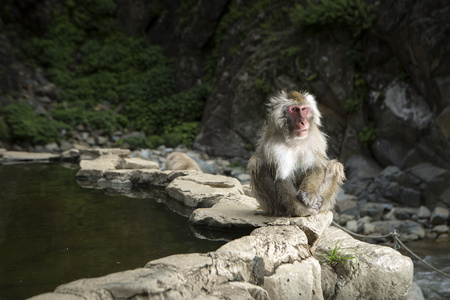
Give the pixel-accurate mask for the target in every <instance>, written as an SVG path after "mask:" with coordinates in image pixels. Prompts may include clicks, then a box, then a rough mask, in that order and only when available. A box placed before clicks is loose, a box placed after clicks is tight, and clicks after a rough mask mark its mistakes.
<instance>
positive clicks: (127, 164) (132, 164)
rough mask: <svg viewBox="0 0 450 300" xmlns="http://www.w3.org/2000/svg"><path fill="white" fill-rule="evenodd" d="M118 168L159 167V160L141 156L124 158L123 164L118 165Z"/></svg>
mask: <svg viewBox="0 0 450 300" xmlns="http://www.w3.org/2000/svg"><path fill="white" fill-rule="evenodd" d="M117 168H118V169H131V170H135V169H159V165H158V163H157V162H154V161H151V160H147V159H143V158H140V157H131V158H128V157H127V158H124V159H123V161H122V162H121V164H120V165H119V166H118V167H117Z"/></svg>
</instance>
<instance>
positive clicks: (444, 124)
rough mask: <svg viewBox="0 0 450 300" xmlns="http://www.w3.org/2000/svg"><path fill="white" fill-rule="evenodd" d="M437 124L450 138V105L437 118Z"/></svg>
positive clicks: (446, 136) (447, 137)
mask: <svg viewBox="0 0 450 300" xmlns="http://www.w3.org/2000/svg"><path fill="white" fill-rule="evenodd" d="M436 125H437V127H439V129H440V130H441V132H442V134H443V135H444V136H445V138H446V139H447V140H448V139H449V137H450V106H447V107H446V108H445V109H444V110H443V111H442V112H441V113H440V114H439V116H438V117H437V118H436Z"/></svg>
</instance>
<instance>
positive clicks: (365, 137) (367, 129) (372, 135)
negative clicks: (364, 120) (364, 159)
mask: <svg viewBox="0 0 450 300" xmlns="http://www.w3.org/2000/svg"><path fill="white" fill-rule="evenodd" d="M379 132H380V130H379V129H378V128H376V127H375V124H374V123H373V122H369V124H367V125H366V126H364V128H363V129H362V131H361V132H359V133H358V138H359V140H360V141H361V142H362V143H363V144H364V145H369V144H371V143H372V142H373V141H375V140H376V138H377V137H378V134H379Z"/></svg>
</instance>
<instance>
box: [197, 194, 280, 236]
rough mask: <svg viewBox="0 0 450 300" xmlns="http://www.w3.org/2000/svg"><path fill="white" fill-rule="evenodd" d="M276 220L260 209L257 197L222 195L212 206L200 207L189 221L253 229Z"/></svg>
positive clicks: (218, 227) (223, 226)
mask: <svg viewBox="0 0 450 300" xmlns="http://www.w3.org/2000/svg"><path fill="white" fill-rule="evenodd" d="M275 220H276V218H275V217H268V216H265V215H264V212H263V211H262V210H260V209H259V204H258V202H257V201H256V199H255V198H252V197H249V196H245V195H233V196H230V197H222V198H221V199H220V200H219V201H218V202H217V203H216V204H214V206H212V207H210V208H198V209H196V210H194V212H193V213H192V215H191V217H190V219H189V222H190V223H191V224H192V225H195V226H201V227H209V228H213V229H222V230H223V229H251V228H258V227H262V226H265V225H267V224H269V223H272V222H274V221H275Z"/></svg>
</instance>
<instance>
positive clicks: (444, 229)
mask: <svg viewBox="0 0 450 300" xmlns="http://www.w3.org/2000/svg"><path fill="white" fill-rule="evenodd" d="M431 232H436V233H437V234H443V233H449V227H448V225H436V226H434V227H433V229H431Z"/></svg>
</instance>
